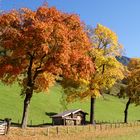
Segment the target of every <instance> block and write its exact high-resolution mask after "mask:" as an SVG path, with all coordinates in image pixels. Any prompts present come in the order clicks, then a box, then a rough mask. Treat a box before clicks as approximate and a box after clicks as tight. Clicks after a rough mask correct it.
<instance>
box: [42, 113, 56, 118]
mask: <svg viewBox="0 0 140 140" xmlns="http://www.w3.org/2000/svg"><path fill="white" fill-rule="evenodd" d="M45 114H46V115H47V116H49V117H51V116H53V115H56V114H57V113H56V112H46V113H45Z"/></svg>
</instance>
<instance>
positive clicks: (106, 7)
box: [0, 0, 140, 57]
mask: <svg viewBox="0 0 140 140" xmlns="http://www.w3.org/2000/svg"><path fill="white" fill-rule="evenodd" d="M44 2H48V4H49V6H56V7H57V8H58V9H59V10H61V11H64V12H68V13H76V14H78V15H80V18H81V20H82V21H84V22H85V23H86V24H87V25H91V26H93V27H95V26H96V25H97V23H100V24H103V25H105V26H107V27H109V28H110V29H112V30H113V31H114V32H116V33H117V35H118V37H119V41H120V43H121V44H123V46H124V48H125V55H126V56H128V57H140V47H139V46H140V0H0V9H1V10H11V9H18V8H20V7H28V8H31V9H33V10H35V9H36V8H37V7H38V6H40V5H42V4H43V3H44Z"/></svg>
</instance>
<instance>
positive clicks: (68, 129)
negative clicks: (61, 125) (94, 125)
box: [67, 126, 69, 134]
mask: <svg viewBox="0 0 140 140" xmlns="http://www.w3.org/2000/svg"><path fill="white" fill-rule="evenodd" d="M68 133H69V127H68V126H67V134H68Z"/></svg>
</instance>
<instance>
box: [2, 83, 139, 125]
mask: <svg viewBox="0 0 140 140" xmlns="http://www.w3.org/2000/svg"><path fill="white" fill-rule="evenodd" d="M61 97H62V89H61V87H60V86H58V85H56V86H55V87H53V88H52V89H51V90H50V92H49V93H36V94H34V95H33V97H32V100H31V104H30V112H29V124H30V123H31V121H30V120H32V124H41V123H43V122H44V123H51V118H50V117H49V116H48V115H46V113H47V114H52V113H58V112H62V111H63V106H62V105H61V104H60V99H61ZM23 99H24V98H23V97H21V96H20V88H19V87H18V86H17V85H13V86H11V87H9V86H4V85H2V84H0V119H4V118H6V117H8V118H12V121H13V122H18V121H21V116H22V106H23ZM125 103H126V100H123V99H118V98H116V97H113V96H109V95H105V99H103V98H99V99H97V100H96V104H95V108H96V110H95V119H96V120H99V121H102V120H104V121H109V120H110V121H117V120H119V121H123V115H124V114H123V110H124V107H125ZM89 106H90V102H89V99H86V100H83V101H78V102H75V103H71V104H69V105H68V109H77V108H81V109H83V110H84V111H86V112H88V113H89ZM139 110H140V107H135V106H134V105H131V106H130V108H129V116H128V117H129V121H132V120H140V117H139V116H140V111H139ZM87 120H89V115H88V116H87Z"/></svg>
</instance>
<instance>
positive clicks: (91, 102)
mask: <svg viewBox="0 0 140 140" xmlns="http://www.w3.org/2000/svg"><path fill="white" fill-rule="evenodd" d="M94 109H95V98H93V97H91V100H90V124H95V122H94Z"/></svg>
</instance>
